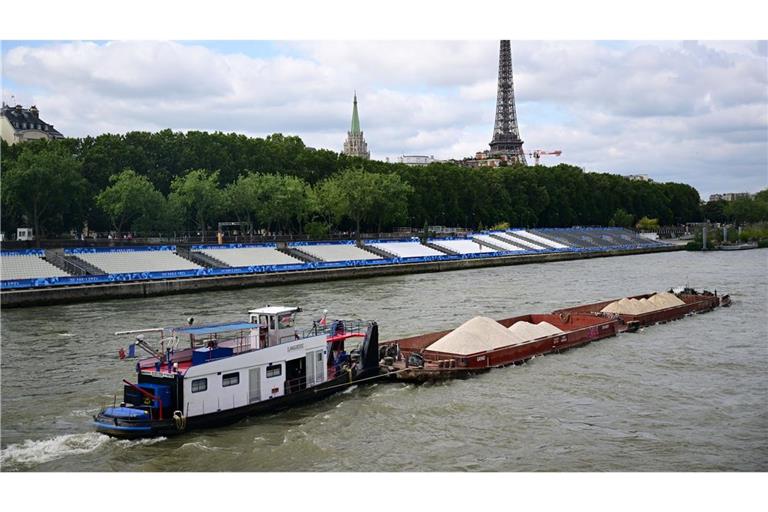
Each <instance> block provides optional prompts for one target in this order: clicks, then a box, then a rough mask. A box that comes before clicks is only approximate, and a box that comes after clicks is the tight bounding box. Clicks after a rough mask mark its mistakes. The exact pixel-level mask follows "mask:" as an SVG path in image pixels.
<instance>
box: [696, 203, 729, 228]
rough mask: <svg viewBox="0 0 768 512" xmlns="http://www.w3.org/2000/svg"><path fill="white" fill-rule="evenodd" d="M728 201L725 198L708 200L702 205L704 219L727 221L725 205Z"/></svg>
mask: <svg viewBox="0 0 768 512" xmlns="http://www.w3.org/2000/svg"><path fill="white" fill-rule="evenodd" d="M726 204H727V203H726V202H725V201H723V200H720V201H708V202H707V203H706V204H705V205H704V206H703V207H702V209H701V210H702V215H703V217H704V219H706V220H708V221H709V222H721V223H722V222H726V221H727V218H726V216H725V205H726Z"/></svg>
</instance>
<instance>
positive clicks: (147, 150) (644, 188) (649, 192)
mask: <svg viewBox="0 0 768 512" xmlns="http://www.w3.org/2000/svg"><path fill="white" fill-rule="evenodd" d="M0 155H1V160H0V164H1V165H2V171H3V174H2V212H1V214H2V219H1V221H2V225H3V230H4V231H5V232H6V233H9V232H12V231H15V228H16V227H20V226H28V227H33V228H34V229H35V233H36V234H37V235H38V236H49V237H54V236H59V235H61V234H64V233H67V232H68V231H70V230H75V231H79V230H80V229H81V228H82V226H83V225H84V224H85V223H87V225H88V227H89V229H90V230H94V231H99V232H107V231H117V232H124V231H133V232H137V233H155V234H160V233H162V234H170V233H173V232H182V231H198V232H203V233H204V232H205V231H206V230H208V229H210V228H215V227H216V224H217V222H219V221H234V220H236V221H242V222H247V223H250V225H252V226H253V228H254V229H255V230H257V231H263V232H272V233H275V232H280V233H309V234H313V235H316V236H322V235H324V234H327V233H328V232H331V231H334V230H345V231H354V232H356V233H360V232H382V231H387V230H391V229H393V228H394V227H397V226H410V227H414V228H420V227H422V226H424V225H425V224H429V225H445V226H464V227H468V228H472V229H483V228H488V227H492V226H494V225H497V224H501V223H508V224H509V225H511V226H519V227H561V226H572V225H617V226H634V225H635V223H637V222H638V221H639V220H641V219H642V218H644V217H646V218H650V219H657V220H658V223H659V224H661V225H670V224H679V223H684V222H695V221H700V220H702V219H704V217H705V215H706V214H708V210H707V206H708V205H705V207H704V208H702V205H701V204H700V199H699V195H698V192H697V191H696V190H695V189H694V188H693V187H691V186H689V185H685V184H681V183H653V182H642V181H630V180H628V179H626V178H624V177H622V176H618V175H614V174H608V173H591V172H584V171H583V170H582V169H580V168H578V167H575V166H572V165H567V164H561V165H558V166H555V167H526V166H522V165H512V166H508V167H496V168H486V167H483V168H466V167H462V166H460V165H458V164H457V163H435V164H431V165H429V166H426V167H410V166H407V165H404V164H390V163H386V162H380V161H367V160H361V159H357V158H353V157H348V156H346V155H343V154H340V153H336V152H333V151H329V150H325V149H314V148H309V147H306V146H305V145H304V143H303V142H302V140H301V139H300V138H299V137H295V136H284V135H281V134H274V135H270V136H268V137H266V138H251V137H246V136H244V135H238V134H224V133H218V132H217V133H206V132H194V131H192V132H187V133H181V132H173V131H171V130H163V131H160V132H157V133H147V132H129V133H126V134H124V135H113V134H105V135H100V136H98V137H85V138H68V139H61V140H54V141H45V140H44V141H31V142H26V143H23V144H16V145H13V146H9V145H7V144H6V143H5V142H3V143H2V148H0ZM724 214H725V213H724ZM732 215H734V216H735V217H738V216H739V215H741V217H743V216H744V215H742V214H736V213H733V214H732ZM750 215H752V213H750ZM762 215H764V213H760V212H758V214H757V216H758V217H760V216H762ZM750 218H751V217H750ZM710 220H714V219H711V218H710Z"/></svg>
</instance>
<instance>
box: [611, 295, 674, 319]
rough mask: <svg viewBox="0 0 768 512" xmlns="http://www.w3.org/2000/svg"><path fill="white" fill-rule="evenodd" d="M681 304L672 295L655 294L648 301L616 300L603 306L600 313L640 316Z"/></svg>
mask: <svg viewBox="0 0 768 512" xmlns="http://www.w3.org/2000/svg"><path fill="white" fill-rule="evenodd" d="M683 304H685V302H683V301H682V300H680V299H678V298H677V297H676V296H675V295H674V294H673V293H669V292H664V293H656V294H654V295H652V296H651V297H650V298H648V299H640V300H637V299H621V300H617V301H615V302H611V303H610V304H608V305H607V306H605V307H604V308H603V309H602V310H601V311H602V312H603V313H617V314H621V315H641V314H643V313H650V312H651V311H659V310H661V309H667V308H671V307H674V306H681V305H683Z"/></svg>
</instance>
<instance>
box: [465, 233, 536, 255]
mask: <svg viewBox="0 0 768 512" xmlns="http://www.w3.org/2000/svg"><path fill="white" fill-rule="evenodd" d="M472 240H474V241H475V242H477V243H479V244H482V245H485V246H487V247H490V248H491V249H492V248H494V247H497V248H498V249H499V250H501V251H524V250H525V248H523V247H520V246H517V245H512V244H511V243H509V242H507V241H505V240H502V239H500V238H495V237H493V236H491V235H483V234H480V235H473V236H472Z"/></svg>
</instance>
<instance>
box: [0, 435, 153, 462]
mask: <svg viewBox="0 0 768 512" xmlns="http://www.w3.org/2000/svg"><path fill="white" fill-rule="evenodd" d="M165 439H166V438H165V437H156V438H152V439H141V440H136V441H132V440H118V439H113V438H110V437H109V436H106V435H104V434H99V433H96V432H88V433H84V434H66V435H62V436H56V437H54V438H53V439H43V440H38V441H33V440H31V439H27V440H26V441H24V442H22V443H19V444H11V445H8V446H7V447H6V448H5V449H3V450H2V451H0V465H1V466H2V467H3V470H6V471H8V470H10V471H14V470H25V469H30V468H32V467H34V466H37V465H40V464H44V463H46V462H51V461H54V460H58V459H63V458H66V457H71V456H73V455H83V454H86V453H91V452H94V451H96V450H98V449H99V448H101V447H102V446H104V445H106V444H113V445H116V446H120V447H134V446H136V445H137V444H142V445H148V444H154V443H158V442H161V441H164V440H165Z"/></svg>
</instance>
